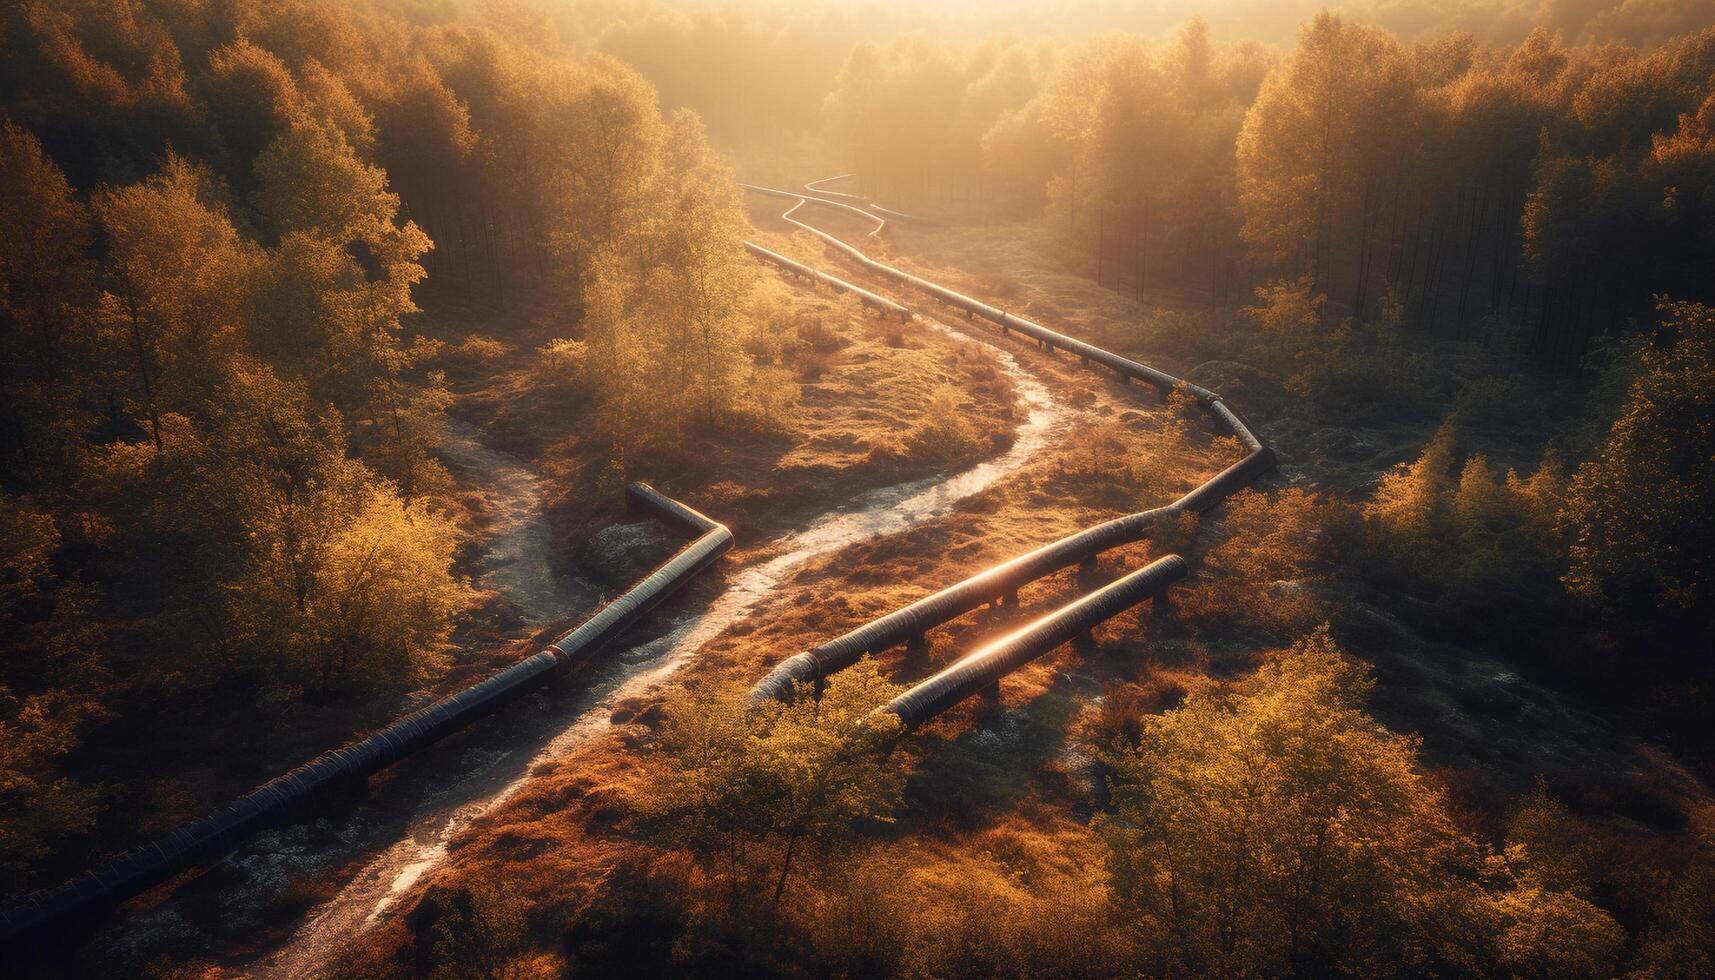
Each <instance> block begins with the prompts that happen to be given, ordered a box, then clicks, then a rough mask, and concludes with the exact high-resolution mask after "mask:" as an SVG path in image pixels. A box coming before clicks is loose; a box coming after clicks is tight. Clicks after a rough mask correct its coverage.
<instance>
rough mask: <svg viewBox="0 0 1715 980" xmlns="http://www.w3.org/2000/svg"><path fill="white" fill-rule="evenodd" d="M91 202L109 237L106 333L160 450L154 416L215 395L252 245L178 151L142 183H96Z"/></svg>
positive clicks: (216, 192) (209, 180) (203, 173)
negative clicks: (99, 185) (96, 187)
mask: <svg viewBox="0 0 1715 980" xmlns="http://www.w3.org/2000/svg"><path fill="white" fill-rule="evenodd" d="M94 210H95V215H96V217H97V218H98V219H99V220H100V222H101V226H102V230H103V231H104V232H105V233H106V236H107V242H108V260H107V267H108V276H107V284H106V285H107V290H108V291H107V292H106V293H105V294H104V295H103V297H102V300H101V317H102V320H103V329H104V333H105V337H106V342H107V344H108V345H109V347H110V348H111V350H112V354H113V356H114V359H115V360H117V361H118V362H120V363H121V364H123V365H124V367H123V368H122V369H121V370H122V372H123V373H125V374H128V375H129V376H130V379H131V381H132V383H133V384H134V385H135V387H134V388H133V392H134V394H133V399H134V400H133V402H132V404H133V405H134V406H135V407H136V410H138V411H139V412H140V413H141V414H142V415H143V417H144V418H145V419H146V420H147V421H148V423H149V435H150V438H151V439H153V441H154V442H155V445H156V448H157V449H159V448H160V447H161V443H162V415H163V414H164V413H166V412H186V411H195V410H196V409H197V408H198V407H199V406H201V405H202V404H204V403H206V402H207V400H208V399H209V398H210V397H211V396H212V395H213V392H214V388H215V386H216V384H218V382H219V372H220V368H221V366H222V365H223V364H224V363H225V360H226V358H227V357H228V356H230V354H231V351H232V348H233V345H234V341H235V340H236V334H237V330H238V327H239V325H240V323H241V320H242V316H243V313H244V310H245V304H246V299H247V291H248V289H249V288H250V284H251V273H252V270H253V269H254V267H255V263H256V250H255V248H254V246H252V245H251V244H250V243H249V242H247V241H245V240H244V239H242V238H241V237H240V236H239V235H238V232H237V230H236V229H234V228H233V226H232V222H231V221H230V220H229V218H228V216H227V208H226V204H225V201H224V199H223V192H222V189H221V188H220V186H219V185H218V183H217V182H216V180H215V178H214V176H213V174H212V173H210V172H209V171H208V170H206V169H204V168H201V167H197V166H195V165H194V164H192V163H191V162H190V161H188V160H186V159H185V158H183V157H180V156H178V155H176V154H171V155H169V156H168V157H167V161H166V165H165V166H164V167H163V168H162V170H161V172H160V173H159V174H157V175H155V176H153V177H150V178H148V179H147V180H144V181H142V182H141V183H137V184H133V185H130V186H127V187H116V188H115V187H108V188H102V189H101V190H99V191H97V192H96V194H95V198H94Z"/></svg>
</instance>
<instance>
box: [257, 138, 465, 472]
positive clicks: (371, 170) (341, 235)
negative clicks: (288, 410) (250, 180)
mask: <svg viewBox="0 0 1715 980" xmlns="http://www.w3.org/2000/svg"><path fill="white" fill-rule="evenodd" d="M256 173H257V178H258V180H259V181H260V184H261V186H260V187H259V188H258V190H257V192H256V194H255V202H256V207H257V209H258V211H260V212H261V213H262V215H263V216H264V218H265V220H266V223H267V225H268V227H269V228H270V229H271V230H272V231H274V232H275V233H276V234H277V235H279V236H280V241H279V244H278V246H276V248H275V249H274V250H273V252H272V258H273V259H274V261H275V262H276V263H278V264H277V267H276V268H275V269H273V270H271V274H270V275H269V277H268V280H267V283H268V288H267V289H266V291H265V296H266V300H267V303H266V306H264V307H263V311H262V315H261V316H260V317H259V320H260V321H261V323H262V325H263V326H262V329H261V330H259V331H258V337H259V339H261V341H262V342H263V343H264V344H272V345H273V349H274V350H275V351H277V352H279V353H281V354H284V355H286V356H288V357H300V358H301V357H303V356H304V355H305V354H309V355H310V363H309V364H308V365H306V367H308V368H309V369H310V373H311V374H312V376H313V377H314V378H315V380H316V382H317V385H318V389H319V390H320V391H321V392H322V393H323V394H324V395H326V396H327V397H328V398H329V399H330V400H331V401H333V402H334V403H335V404H336V405H338V406H340V407H341V408H342V409H344V410H346V411H348V412H351V413H352V414H353V415H354V416H355V417H356V419H357V421H358V432H357V442H358V445H359V447H360V449H362V450H363V451H364V455H365V457H366V458H367V459H369V460H370V461H371V462H372V463H374V464H375V466H376V468H377V469H379V470H381V472H382V473H383V474H384V475H386V476H388V477H390V478H392V479H393V480H394V481H396V482H397V484H398V485H399V488H400V490H401V491H402V492H403V493H404V494H405V496H406V497H408V498H409V497H414V496H416V495H418V494H421V493H424V492H429V491H432V490H434V489H435V488H436V487H438V486H441V485H443V484H444V483H445V474H444V471H442V470H441V468H440V464H439V463H437V462H436V461H435V460H434V459H433V457H432V455H431V453H432V452H433V450H434V449H435V448H436V447H437V446H438V445H439V444H440V432H439V419H440V413H441V411H442V410H443V409H445V408H446V406H447V405H448V404H449V402H450V396H449V395H448V394H447V392H446V385H445V379H444V378H443V377H442V376H440V375H439V374H436V373H430V372H426V371H425V370H424V367H425V365H426V364H427V362H428V361H429V360H430V359H431V358H432V357H433V356H434V355H435V353H436V352H437V350H438V349H439V348H438V345H437V344H435V343H433V342H431V341H428V340H424V339H418V340H415V341H413V342H410V343H407V342H405V340H404V338H403V334H404V330H405V327H404V322H403V318H404V317H406V316H408V315H409V314H412V313H415V312H417V311H418V310H417V305H416V302H415V301H414V300H413V298H412V288H413V287H414V286H415V285H416V284H417V283H418V282H420V281H421V280H422V279H423V277H424V274H425V273H424V271H423V267H422V266H421V265H419V264H418V260H419V259H420V258H421V257H422V255H423V253H424V252H426V251H427V250H428V249H429V248H430V242H429V239H428V236H426V235H424V234H423V232H422V231H421V230H420V229H419V228H418V227H417V226H416V225H415V224H414V223H412V222H410V221H406V222H405V223H404V224H402V225H401V224H399V223H398V213H399V198H398V195H396V194H393V193H392V192H390V191H389V190H388V189H387V175H386V173H385V172H383V171H382V170H380V169H379V168H377V167H372V166H369V165H368V164H365V163H364V162H363V161H361V160H359V159H358V157H357V155H356V153H355V152H354V151H353V150H352V148H351V146H350V145H349V144H348V143H347V142H346V141H345V137H344V136H343V135H341V134H340V133H339V132H337V131H333V130H329V129H326V128H324V127H321V126H318V125H303V126H299V127H296V128H294V129H293V130H292V131H291V132H290V133H289V134H287V135H286V136H282V137H281V138H280V139H278V140H276V141H275V142H274V143H273V144H272V145H270V146H269V148H268V149H267V150H266V151H265V152H264V153H263V154H262V155H261V156H260V157H259V158H258V159H257V161H256ZM294 336H295V337H298V338H302V340H303V341H308V342H307V343H304V342H300V343H298V344H290V343H285V344H282V343H281V340H282V338H287V337H294Z"/></svg>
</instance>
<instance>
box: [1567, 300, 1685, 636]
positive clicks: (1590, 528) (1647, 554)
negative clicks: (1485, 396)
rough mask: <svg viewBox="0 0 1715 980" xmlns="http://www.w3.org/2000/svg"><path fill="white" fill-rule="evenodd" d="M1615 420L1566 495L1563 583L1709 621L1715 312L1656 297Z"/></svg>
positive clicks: (1634, 608) (1630, 605)
mask: <svg viewBox="0 0 1715 980" xmlns="http://www.w3.org/2000/svg"><path fill="white" fill-rule="evenodd" d="M1661 314H1662V330H1663V333H1662V335H1661V337H1660V338H1659V339H1658V340H1657V342H1655V343H1653V344H1650V345H1647V346H1645V347H1644V348H1643V350H1642V351H1641V353H1640V355H1639V359H1640V368H1641V370H1640V372H1639V374H1638V376H1637V379H1636V380H1635V381H1633V383H1632V386H1631V390H1630V392H1629V393H1628V395H1627V398H1626V403H1625V406H1624V407H1623V408H1622V409H1621V411H1620V416H1619V418H1617V419H1616V420H1615V421H1614V424H1613V427H1612V428H1611V429H1610V430H1609V432H1608V439H1607V443H1606V444H1605V445H1604V446H1603V447H1602V448H1601V450H1600V451H1599V452H1598V453H1597V454H1596V458H1595V459H1592V460H1590V461H1589V462H1586V463H1584V464H1583V465H1582V466H1580V467H1578V471H1577V474H1576V475H1575V476H1574V477H1573V479H1572V484H1571V487H1570V489H1569V490H1568V492H1567V499H1566V510H1565V521H1566V524H1567V526H1568V527H1569V528H1570V530H1571V533H1572V535H1573V539H1574V540H1573V543H1572V566H1571V569H1570V570H1569V571H1568V572H1567V575H1566V583H1567V586H1568V587H1569V588H1570V589H1571V590H1572V591H1573V592H1575V593H1577V594H1579V595H1582V596H1586V597H1588V598H1591V599H1594V600H1597V601H1600V602H1603V603H1605V604H1607V605H1608V606H1609V607H1610V608H1612V609H1614V610H1616V611H1620V612H1642V613H1644V614H1645V615H1646V617H1647V619H1649V620H1653V619H1655V615H1653V614H1652V613H1651V611H1653V610H1660V611H1663V612H1667V613H1670V614H1671V615H1674V616H1679V617H1684V618H1686V619H1689V620H1690V621H1692V622H1693V623H1694V624H1695V625H1697V626H1698V627H1699V628H1702V629H1707V628H1709V627H1711V626H1715V620H1711V619H1710V618H1709V613H1710V610H1711V609H1715V310H1711V309H1710V308H1709V307H1706V306H1701V305H1699V304H1696V303H1680V302H1673V301H1669V300H1664V301H1663V302H1662V304H1661Z"/></svg>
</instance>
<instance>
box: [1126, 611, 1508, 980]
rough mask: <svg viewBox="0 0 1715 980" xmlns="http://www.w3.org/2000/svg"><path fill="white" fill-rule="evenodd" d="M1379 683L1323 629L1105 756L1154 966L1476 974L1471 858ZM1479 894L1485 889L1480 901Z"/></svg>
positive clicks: (1133, 896)
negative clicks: (1385, 726)
mask: <svg viewBox="0 0 1715 980" xmlns="http://www.w3.org/2000/svg"><path fill="white" fill-rule="evenodd" d="M1371 686H1372V682H1371V681H1370V679H1369V678H1368V676H1367V675H1366V673H1365V671H1364V669H1363V668H1362V667H1361V666H1360V665H1358V664H1356V663H1354V662H1353V661H1351V660H1350V659H1348V658H1347V657H1346V656H1345V655H1344V654H1343V653H1341V652H1340V650H1339V649H1338V647H1336V646H1335V644H1334V641H1333V639H1332V637H1331V636H1330V635H1329V633H1328V630H1327V628H1326V627H1323V628H1322V629H1319V630H1318V631H1316V632H1315V633H1313V634H1311V635H1310V636H1308V637H1306V638H1305V639H1303V640H1301V641H1300V642H1299V643H1298V644H1296V645H1295V646H1293V647H1292V649H1291V650H1289V651H1287V652H1286V653H1285V654H1283V655H1282V656H1280V657H1279V659H1277V660H1274V661H1272V662H1270V663H1268V664H1265V665H1264V666H1263V667H1262V669H1261V670H1259V671H1258V672H1257V675H1256V677H1254V678H1253V679H1252V680H1251V681H1250V682H1249V683H1248V684H1247V685H1246V686H1245V688H1244V690H1243V691H1242V692H1241V693H1238V694H1236V695H1233V696H1231V697H1226V698H1218V697H1208V696H1201V695H1196V694H1193V695H1192V696H1191V697H1190V698H1188V699H1187V701H1186V702H1185V704H1184V705H1183V706H1182V707H1180V708H1177V709H1175V710H1173V711H1169V712H1167V713H1166V714H1164V715H1158V716H1153V717H1149V718H1146V719H1145V720H1144V722H1143V735H1142V738H1141V740H1140V741H1139V742H1138V743H1137V744H1136V745H1134V746H1125V745H1121V746H1119V747H1117V748H1116V749H1115V750H1114V751H1113V752H1112V753H1110V755H1109V757H1108V761H1109V763H1110V765H1112V766H1113V776H1112V778H1111V782H1112V787H1113V794H1114V806H1115V813H1114V816H1113V817H1112V818H1111V819H1109V820H1107V821H1106V822H1105V823H1104V825H1103V829H1104V833H1105V835H1106V837H1107V839H1108V841H1109V843H1110V847H1111V849H1112V863H1113V871H1114V875H1115V885H1116V889H1117V891H1118V893H1119V897H1120V899H1121V901H1122V902H1123V903H1125V905H1126V906H1127V907H1129V908H1130V909H1132V910H1134V911H1135V912H1136V913H1137V914H1138V915H1139V916H1140V919H1139V920H1138V922H1137V925H1138V927H1139V928H1140V930H1141V931H1142V935H1143V937H1144V938H1145V940H1146V941H1147V942H1149V943H1150V944H1151V945H1152V946H1153V947H1154V949H1155V951H1156V952H1155V956H1157V957H1158V959H1156V960H1154V961H1152V962H1151V963H1149V964H1148V965H1147V966H1146V969H1147V970H1150V971H1151V972H1154V971H1164V972H1171V973H1178V972H1190V973H1195V974H1217V975H1223V976H1230V975H1234V974H1253V973H1265V974H1278V973H1285V972H1291V973H1297V974H1326V973H1336V972H1339V973H1345V972H1357V973H1366V972H1374V971H1387V970H1401V969H1403V970H1405V971H1407V972H1410V971H1413V970H1419V969H1431V968H1432V966H1431V964H1432V963H1435V962H1437V960H1438V958H1439V957H1443V956H1444V957H1447V958H1448V960H1447V961H1446V963H1447V964H1460V965H1463V966H1465V967H1475V966H1476V964H1477V963H1479V962H1480V957H1481V952H1480V950H1479V949H1478V948H1477V943H1475V942H1471V943H1470V945H1469V946H1466V947H1464V948H1461V947H1462V946H1463V945H1464V944H1465V943H1466V942H1469V941H1470V940H1471V939H1472V936H1471V935H1470V934H1471V932H1472V931H1473V930H1474V929H1475V927H1476V926H1475V924H1474V923H1472V922H1471V921H1469V920H1468V919H1467V918H1466V917H1467V916H1468V915H1469V914H1470V913H1468V912H1466V911H1464V908H1463V907H1466V906H1468V905H1469V904H1470V900H1471V899H1472V898H1473V897H1475V894H1476V893H1475V889H1473V888H1471V887H1470V886H1469V885H1467V884H1466V883H1465V879H1463V878H1462V877H1461V875H1460V868H1461V867H1469V861H1470V858H1471V855H1469V854H1468V853H1467V851H1468V850H1469V844H1468V842H1466V841H1464V840H1463V839H1462V838H1461V836H1460V835H1459V834H1458V833H1457V831H1456V830H1455V829H1454V828H1453V826H1452V824H1451V823H1450V821H1449V820H1448V817H1447V814H1446V812H1445V809H1444V807H1443V805H1442V801H1441V796H1440V793H1439V792H1438V791H1436V790H1435V789H1434V788H1433V787H1432V786H1431V785H1430V784H1429V783H1428V782H1426V781H1425V780H1424V778H1423V776H1422V775H1421V774H1419V772H1418V771H1417V768H1416V758H1415V754H1416V742H1415V741H1414V740H1413V739H1410V738H1405V737H1402V736H1398V735H1392V734H1388V733H1384V732H1378V731H1377V728H1376V725H1375V723H1374V721H1372V720H1371V719H1370V718H1369V716H1368V715H1367V714H1365V712H1364V709H1363V702H1364V700H1365V698H1366V697H1367V696H1368V693H1369V691H1370V689H1371ZM1467 893H1471V894H1467Z"/></svg>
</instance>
